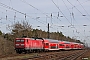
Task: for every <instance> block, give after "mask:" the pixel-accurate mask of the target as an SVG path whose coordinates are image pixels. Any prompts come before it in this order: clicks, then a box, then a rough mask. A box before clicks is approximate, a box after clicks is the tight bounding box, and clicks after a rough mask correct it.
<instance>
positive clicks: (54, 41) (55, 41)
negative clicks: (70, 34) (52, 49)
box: [44, 39, 59, 43]
mask: <svg viewBox="0 0 90 60" xmlns="http://www.w3.org/2000/svg"><path fill="white" fill-rule="evenodd" d="M44 40H47V41H48V42H51V43H59V41H58V40H54V39H44Z"/></svg>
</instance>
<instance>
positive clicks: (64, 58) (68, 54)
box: [2, 50, 87, 60]
mask: <svg viewBox="0 0 90 60" xmlns="http://www.w3.org/2000/svg"><path fill="white" fill-rule="evenodd" d="M85 52H87V50H71V51H59V52H42V53H31V54H21V55H19V56H18V55H15V56H14V55H13V56H12V57H8V56H7V57H6V58H2V60H5V59H6V60H70V59H72V60H75V59H76V58H78V57H79V56H80V55H82V54H84V53H85ZM21 57H22V58H21Z"/></svg>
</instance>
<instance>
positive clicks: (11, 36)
mask: <svg viewBox="0 0 90 60" xmlns="http://www.w3.org/2000/svg"><path fill="white" fill-rule="evenodd" d="M0 36H2V37H4V38H5V39H6V40H10V41H14V40H15V38H20V37H23V36H27V37H41V38H47V37H48V31H43V30H41V29H33V28H32V26H31V25H30V24H29V23H28V22H25V21H23V22H22V23H20V22H16V23H15V24H13V25H12V29H11V33H6V34H4V33H2V32H1V31H0ZM49 37H50V39H56V40H62V41H70V42H78V43H82V42H81V41H80V40H76V39H72V38H70V37H69V36H65V35H63V33H62V32H58V31H57V32H49Z"/></svg>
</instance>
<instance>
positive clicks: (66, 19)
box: [51, 0, 71, 24]
mask: <svg viewBox="0 0 90 60" xmlns="http://www.w3.org/2000/svg"><path fill="white" fill-rule="evenodd" d="M51 1H52V2H53V4H54V5H55V6H56V7H57V8H58V10H59V11H60V12H61V13H62V14H63V16H64V17H65V18H66V20H67V21H68V22H69V23H70V24H71V22H70V21H69V20H68V18H67V17H66V16H65V15H64V13H63V12H62V11H61V9H60V8H59V7H58V6H57V5H56V3H55V2H54V1H53V0H51Z"/></svg>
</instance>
